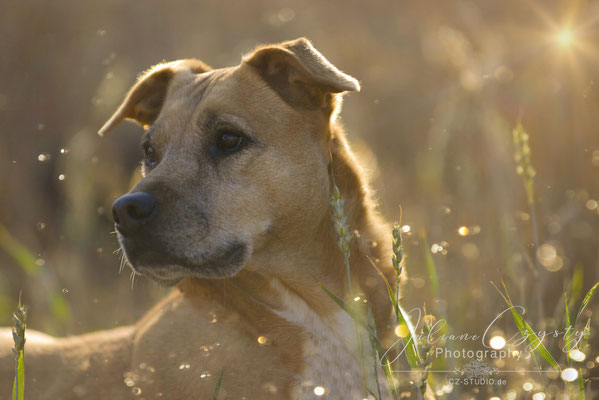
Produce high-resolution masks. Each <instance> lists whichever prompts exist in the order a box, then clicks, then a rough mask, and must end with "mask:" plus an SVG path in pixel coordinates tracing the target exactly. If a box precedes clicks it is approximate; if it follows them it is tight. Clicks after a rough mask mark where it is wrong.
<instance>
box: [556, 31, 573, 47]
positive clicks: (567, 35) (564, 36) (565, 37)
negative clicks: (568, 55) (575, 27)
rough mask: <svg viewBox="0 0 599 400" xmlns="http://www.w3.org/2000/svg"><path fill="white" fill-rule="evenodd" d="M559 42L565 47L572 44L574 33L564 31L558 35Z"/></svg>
mask: <svg viewBox="0 0 599 400" xmlns="http://www.w3.org/2000/svg"><path fill="white" fill-rule="evenodd" d="M557 41H558V43H559V44H561V45H563V46H567V45H569V44H570V43H571V42H572V33H571V32H570V31H568V30H563V31H561V32H560V33H558V35H557Z"/></svg>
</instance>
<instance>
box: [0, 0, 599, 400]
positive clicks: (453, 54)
mask: <svg viewBox="0 0 599 400" xmlns="http://www.w3.org/2000/svg"><path fill="white" fill-rule="evenodd" d="M598 21H599V1H583V0H580V1H547V0H543V1H541V0H536V1H532V0H524V1H523V0H505V1H501V2H498V1H490V0H483V1H474V0H456V1H451V2H449V1H437V2H408V1H379V0H372V1H368V2H363V1H349V0H335V1H332V0H329V1H316V0H306V1H301V2H300V1H266V0H252V1H251V2H250V1H216V0H215V1H211V0H204V1H196V2H191V1H169V2H161V1H154V0H146V1H143V2H133V1H129V2H127V1H101V2H100V1H95V2H93V1H78V0H73V1H63V0H57V1H54V2H52V3H51V5H50V4H49V3H45V2H39V1H28V0H22V1H18V2H17V1H8V0H5V1H1V2H0V54H1V60H2V61H1V62H0V325H8V324H10V313H11V311H12V310H13V309H14V308H15V306H16V302H17V301H18V298H19V293H20V292H22V297H23V301H24V302H25V303H26V304H28V305H29V307H30V317H29V319H30V321H29V322H30V323H29V326H30V327H31V328H35V329H40V330H44V331H46V332H48V333H51V334H56V335H72V334H78V333H82V332H86V331H90V330H95V329H102V328H109V327H112V326H116V325H123V324H128V323H132V322H133V321H135V320H136V319H137V318H139V317H140V316H141V315H142V314H143V313H144V312H145V311H146V310H147V309H148V308H149V307H150V305H151V304H153V303H154V302H156V301H157V299H159V298H161V297H163V296H164V295H165V294H166V293H167V292H168V289H163V288H159V287H157V286H156V285H154V284H153V283H151V282H149V281H146V280H145V279H143V278H141V279H140V278H138V279H136V280H135V282H134V284H132V282H131V281H130V279H129V271H128V269H127V268H125V269H124V270H123V272H122V273H120V274H119V264H120V259H119V256H118V255H116V254H114V251H115V250H116V249H117V247H118V244H117V240H116V237H115V236H114V235H113V234H111V232H112V231H113V230H114V228H113V224H112V218H111V212H110V210H111V204H112V202H113V201H114V200H115V199H116V198H117V197H118V196H119V195H121V194H123V193H125V192H126V191H128V190H129V188H130V187H131V186H132V184H133V182H135V180H136V179H137V177H138V172H137V169H138V165H139V161H140V159H141V150H140V149H139V145H138V142H139V138H140V133H141V128H139V127H138V126H136V125H134V124H132V123H126V124H123V125H122V126H120V127H119V128H118V129H117V131H115V132H112V133H111V134H110V135H108V136H107V137H105V138H100V137H98V135H97V134H96V132H97V130H98V128H99V127H100V126H101V125H102V124H103V122H104V121H105V120H106V119H107V118H108V117H109V116H110V115H111V114H112V112H113V111H114V110H115V108H116V107H117V105H118V104H119V103H120V101H121V100H122V98H123V96H124V94H125V92H126V91H127V90H128V88H129V87H130V86H131V85H132V84H133V83H134V81H135V79H136V76H137V75H138V74H139V73H140V72H141V71H143V70H145V69H146V68H148V67H149V66H151V65H153V64H156V63H158V62H161V61H164V60H174V59H179V58H188V57H196V58H200V59H202V60H204V61H205V62H206V63H208V64H209V65H211V66H213V67H215V68H218V67H226V66H231V65H236V64H238V63H239V61H240V57H241V56H242V55H243V54H244V53H245V52H247V51H250V50H251V49H252V48H253V47H254V46H256V45H257V44H260V43H271V42H277V41H282V40H288V39H294V38H297V37H300V36H306V37H308V38H309V39H311V40H312V41H313V43H314V45H315V46H316V48H318V49H319V50H320V51H321V52H322V53H323V54H324V55H325V56H326V57H327V58H329V60H331V62H333V63H334V64H335V65H337V66H338V67H339V68H340V69H342V70H343V71H345V72H347V73H349V74H350V75H352V76H355V77H356V78H358V79H359V80H360V81H361V84H362V91H361V92H360V93H354V94H351V95H348V96H346V99H345V102H344V108H343V112H342V120H343V123H344V125H345V126H346V128H347V131H348V135H349V138H350V141H351V142H352V144H353V145H354V148H355V150H356V152H357V153H358V154H359V155H360V157H361V159H362V160H363V161H364V163H365V165H366V167H367V169H368V171H369V172H370V174H371V178H372V182H373V186H374V188H375V189H376V193H377V199H378V201H379V204H380V209H381V211H382V213H383V214H384V215H385V216H386V217H387V219H389V220H390V221H396V220H398V219H399V217H400V206H401V208H402V209H403V217H402V221H401V224H402V225H404V228H403V231H404V242H405V245H406V254H407V264H406V268H407V271H408V275H409V278H408V280H407V282H406V285H405V291H404V293H405V294H404V297H405V299H404V304H405V305H406V308H408V309H410V308H412V307H422V305H423V304H426V305H427V311H428V312H431V313H433V314H435V315H436V316H437V317H438V318H440V317H443V318H447V320H448V321H449V323H450V325H451V327H452V330H453V331H455V332H457V333H460V332H470V333H479V334H480V333H482V332H483V331H484V329H485V328H486V326H487V325H488V324H489V323H490V322H491V321H492V319H493V318H494V317H495V316H496V315H497V314H498V313H499V312H501V311H502V310H503V309H504V308H505V307H504V303H503V300H502V299H501V297H500V296H499V294H498V293H497V291H495V289H494V288H493V287H492V286H491V284H490V281H494V282H496V283H499V276H500V274H501V275H502V276H503V278H504V280H505V282H506V285H507V287H508V289H509V291H510V294H511V296H512V300H513V301H514V303H517V304H521V305H524V306H526V307H527V309H530V311H529V314H527V315H530V317H531V321H530V322H535V323H537V322H538V323H539V324H541V325H542V326H543V327H552V326H555V325H557V324H559V323H560V321H561V320H562V319H563V312H562V311H560V310H562V308H563V293H564V292H566V293H572V301H573V302H574V303H576V304H575V310H573V311H571V312H575V311H576V310H578V304H579V303H580V298H581V296H580V293H583V294H584V292H586V290H588V289H589V288H590V287H591V286H592V285H593V283H594V282H595V281H597V280H599V246H598V244H599V235H598V234H599V212H598V207H597V206H598V201H599V200H598V199H599V185H598V184H599V131H598V129H599V101H598V100H599V92H598V88H597V86H598V85H597V82H599V40H598V39H599V26H598V25H597V23H598ZM518 122H522V124H523V127H524V129H525V130H526V132H528V134H529V146H530V150H531V161H532V166H533V167H534V169H535V170H536V172H537V174H536V177H535V179H534V201H535V209H536V211H535V212H536V225H537V230H538V241H537V242H535V238H534V236H535V235H534V229H533V227H534V224H533V220H532V214H531V209H530V208H529V205H528V203H527V196H526V191H525V188H524V184H523V182H522V179H521V177H520V176H518V174H517V173H516V165H517V164H516V162H515V161H514V145H513V139H512V130H513V129H514V128H515V126H516V125H517V123H518ZM424 233H426V237H424ZM428 255H430V256H431V257H432V261H433V262H434V267H435V269H436V271H435V273H434V276H431V273H430V268H427V267H426V266H428V265H430V264H427V256H428ZM539 265H540V266H541V267H542V268H543V269H545V270H546V272H544V273H543V274H541V275H543V276H544V278H543V280H544V289H543V293H542V296H543V307H544V316H545V317H546V318H545V319H543V320H542V321H537V320H536V316H538V315H537V314H536V312H537V311H536V309H537V305H536V303H535V299H534V293H537V292H538V290H537V289H536V287H537V283H538V281H539V279H540V278H539V276H540V275H539V273H538V266H539ZM573 278H574V279H573ZM435 279H436V280H438V282H439V284H438V290H437V288H436V285H435V284H434V282H433V281H434V280H435ZM572 282H573V284H574V288H573V289H572V288H571V286H572V284H571V283H572ZM576 296H577V297H576ZM560 302H561V303H560ZM571 303H572V302H571ZM574 303H572V304H574ZM560 304H561V306H560ZM560 307H561V308H560ZM595 308H596V307H595V306H593V303H591V306H589V307H588V309H587V312H586V314H585V316H586V315H587V314H590V313H591V312H592V311H593V310H594V309H595ZM583 325H584V324H583ZM497 326H498V328H501V329H503V330H504V334H505V335H507V336H509V334H510V333H511V334H513V333H514V332H517V331H516V330H515V326H514V322H513V320H510V319H507V318H504V319H502V321H501V323H499V324H498V325H497ZM591 327H592V332H593V334H594V332H595V330H596V324H595V323H592V324H591ZM539 329H540V328H539ZM500 334H501V332H500ZM593 337H594V336H593ZM593 341H595V340H594V339H593ZM558 344H559V343H558ZM556 348H557V347H556ZM562 353H563V352H561V351H558V352H557V354H555V355H554V356H555V357H556V358H557V357H561V358H560V360H561V361H564V358H565V356H564V355H563V354H562ZM595 357H597V354H593V351H592V350H589V354H587V355H586V361H585V363H583V364H581V366H582V367H583V368H584V371H585V373H586V374H587V375H586V376H592V375H593V368H594V367H595V363H594V362H593V360H594V359H595ZM534 379H537V378H536V377H535V378H534ZM534 379H529V380H530V382H531V384H532V385H533V386H532V387H533V390H532V391H526V392H523V393H524V394H532V393H533V392H534V388H537V387H541V388H542V387H543V385H545V384H544V383H538V382H536V381H535V380H534ZM539 379H541V378H539ZM534 385H537V386H534ZM539 385H540V386H539ZM440 390H441V389H440ZM469 390H470V389H469ZM480 390H487V389H480ZM506 390H507V389H506ZM556 390H557V389H556ZM454 393H456V392H454ZM480 393H483V392H480ZM484 393H486V392H484ZM523 396H524V395H523ZM523 398H524V397H523Z"/></svg>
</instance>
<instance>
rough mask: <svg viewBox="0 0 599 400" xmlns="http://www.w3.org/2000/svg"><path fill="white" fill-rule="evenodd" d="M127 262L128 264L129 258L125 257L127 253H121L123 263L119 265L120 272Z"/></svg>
mask: <svg viewBox="0 0 599 400" xmlns="http://www.w3.org/2000/svg"><path fill="white" fill-rule="evenodd" d="M125 264H127V259H126V258H125V254H124V253H122V254H121V265H120V266H119V274H120V273H121V272H123V268H125Z"/></svg>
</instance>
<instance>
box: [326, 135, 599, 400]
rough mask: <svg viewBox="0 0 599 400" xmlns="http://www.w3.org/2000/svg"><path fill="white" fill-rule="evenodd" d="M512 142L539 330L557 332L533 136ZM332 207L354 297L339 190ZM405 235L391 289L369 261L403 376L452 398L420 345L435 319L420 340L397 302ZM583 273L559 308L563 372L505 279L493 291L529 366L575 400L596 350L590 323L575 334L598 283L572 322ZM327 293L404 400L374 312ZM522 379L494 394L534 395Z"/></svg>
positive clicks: (397, 236)
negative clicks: (388, 313) (362, 333)
mask: <svg viewBox="0 0 599 400" xmlns="http://www.w3.org/2000/svg"><path fill="white" fill-rule="evenodd" d="M513 139H514V146H515V152H514V155H515V161H516V164H517V166H516V172H517V173H518V175H520V176H521V177H522V180H523V183H524V188H525V192H526V199H527V204H528V206H529V211H530V222H531V230H532V234H533V241H534V247H533V249H534V254H533V256H532V258H533V259H534V264H535V267H536V269H535V270H534V273H535V276H536V277H537V278H538V279H537V280H536V282H535V283H534V284H531V289H532V290H533V292H534V294H535V296H534V297H535V302H536V305H537V313H536V317H537V324H538V325H539V327H540V328H541V329H545V328H547V327H549V328H555V329H557V326H555V324H556V322H555V321H558V322H559V321H561V320H562V319H561V318H554V321H551V320H547V319H546V317H545V310H544V290H545V285H546V282H547V280H546V277H547V273H548V271H547V270H546V269H545V268H544V267H543V265H541V263H540V262H539V256H538V255H537V250H538V249H539V248H540V244H541V243H540V235H539V227H538V223H537V217H536V213H537V211H536V207H535V195H534V177H535V175H536V171H535V170H534V168H533V166H532V161H531V150H530V146H529V135H528V133H526V131H525V130H524V128H523V126H522V124H520V123H519V124H518V125H517V127H516V128H515V129H514V131H513ZM330 203H331V207H332V210H333V212H332V220H333V224H334V226H335V232H336V233H337V237H338V244H339V248H340V250H341V251H342V252H343V253H344V255H345V263H346V268H347V278H348V284H349V287H350V291H351V287H352V284H351V275H350V273H349V242H350V241H351V234H350V232H351V230H350V227H349V226H348V225H347V217H346V216H345V214H344V212H343V204H344V201H343V199H342V197H341V195H340V192H339V189H338V188H337V187H336V186H335V187H334V193H333V196H332V198H331V201H330ZM401 232H402V231H401V227H400V225H399V224H395V225H394V227H393V231H392V237H393V243H392V245H393V255H392V262H393V267H394V269H395V281H394V282H393V284H391V283H390V282H389V281H388V280H387V279H386V278H385V276H384V274H383V273H382V272H381V271H380V270H379V269H378V267H377V265H376V263H375V262H374V261H373V260H370V261H371V264H372V266H373V268H375V269H376V270H377V271H378V272H379V275H380V276H381V279H383V280H384V282H385V285H386V288H387V294H388V296H389V301H390V302H391V304H392V307H393V310H394V316H395V321H394V324H395V325H396V333H399V334H398V336H399V337H400V338H399V342H400V343H401V345H402V348H404V349H405V352H403V353H401V354H400V355H401V356H402V357H404V358H405V360H406V361H407V365H408V366H409V369H408V370H407V371H404V372H410V371H411V378H412V380H413V386H414V387H415V388H417V389H418V391H417V397H418V398H423V396H425V395H426V393H427V392H426V391H427V385H429V384H433V386H435V387H433V388H432V389H433V391H434V392H435V393H436V394H437V396H439V397H443V396H445V395H447V394H449V393H452V392H454V390H453V389H455V387H451V388H450V389H451V390H449V391H447V390H445V388H446V387H447V382H448V380H447V377H445V379H442V380H438V379H436V380H431V379H429V378H430V377H431V373H430V372H431V368H432V365H433V364H434V363H433V360H432V355H433V350H434V346H433V345H432V344H431V343H430V342H429V341H428V340H420V341H419V340H418V337H427V335H428V334H429V333H430V332H431V331H432V330H433V329H434V324H433V322H432V321H434V318H432V321H431V319H429V320H428V321H425V323H424V324H423V326H422V328H421V334H420V335H417V334H416V332H415V331H414V328H413V327H412V325H411V324H410V321H409V319H408V316H407V314H406V312H405V311H404V310H403V308H402V307H401V305H400V304H399V301H398V298H399V286H400V283H401V276H402V270H403V268H404V262H405V260H404V258H405V253H404V248H403V242H402V235H401ZM420 243H421V245H422V247H423V249H424V252H423V261H424V264H425V268H426V271H427V274H428V278H429V279H428V284H429V286H430V287H431V291H432V294H433V297H434V299H437V300H441V299H442V297H441V289H440V287H441V283H440V277H439V275H438V273H437V268H436V266H435V262H434V259H433V256H432V254H431V252H430V250H429V245H428V240H427V238H426V235H425V234H422V235H421V236H420ZM582 273H583V272H582V268H580V267H577V268H575V269H574V272H573V274H572V277H571V281H570V285H569V287H568V288H566V289H564V292H563V293H562V295H563V296H562V297H563V303H562V302H560V304H562V305H563V307H564V308H563V315H564V318H563V320H564V326H563V331H564V339H563V343H561V344H562V347H561V349H565V351H564V352H563V353H565V362H566V365H565V366H564V367H562V365H563V364H561V363H560V362H562V361H563V358H564V357H563V356H562V357H561V358H560V357H557V358H556V357H554V355H553V354H552V353H555V354H558V351H559V349H560V343H559V341H557V340H547V332H546V331H543V330H541V331H539V330H535V329H533V326H532V324H531V323H530V322H529V321H527V319H525V318H524V311H525V308H524V307H522V306H517V305H516V304H515V303H514V301H513V300H512V298H511V296H510V293H509V291H508V288H507V285H506V284H505V282H504V281H503V278H501V285H502V288H503V291H501V290H500V289H499V288H498V287H497V286H496V285H495V283H493V282H491V285H492V286H493V287H495V289H496V290H497V292H498V293H499V294H500V296H501V298H502V299H503V301H504V302H505V304H506V305H507V306H508V309H509V311H510V313H511V316H512V320H513V322H514V323H515V326H516V328H517V331H518V334H519V335H520V337H521V339H522V341H521V342H522V343H527V345H528V352H529V355H530V357H528V359H525V360H524V362H525V363H526V364H527V365H528V364H530V363H531V362H534V364H535V365H536V368H537V370H538V371H539V372H541V373H547V372H548V371H549V372H550V371H554V373H555V374H557V376H560V377H561V378H562V380H563V391H562V392H560V393H562V394H566V395H567V396H568V398H571V399H576V400H582V399H585V398H587V397H586V396H587V394H586V393H585V379H584V374H585V371H587V370H585V369H584V368H583V365H582V361H584V359H585V358H586V354H585V352H586V353H587V354H588V352H589V351H590V350H591V349H590V343H589V342H590V331H591V319H590V317H589V318H588V319H587V321H586V323H585V324H584V327H583V329H582V331H581V332H582V335H578V340H577V339H576V338H575V336H574V335H575V332H579V331H576V329H577V327H580V325H581V324H580V323H579V320H580V318H581V317H582V316H583V314H584V311H585V309H586V308H587V306H588V305H589V303H590V301H591V298H592V297H593V294H594V293H595V290H596V289H597V288H598V287H599V282H598V283H596V284H595V285H594V286H592V287H591V289H589V290H588V292H587V293H586V295H585V297H584V298H583V300H582V301H581V302H580V305H579V308H578V312H577V313H576V318H574V321H572V319H571V316H570V308H569V307H570V305H571V304H573V303H575V302H577V300H578V299H579V297H580V293H581V290H582V286H583V278H582ZM323 290H325V292H326V293H327V294H328V295H329V296H330V297H331V298H332V299H333V300H334V301H335V302H336V303H337V304H338V305H339V306H340V307H341V308H342V309H343V310H345V311H346V312H347V313H348V314H349V315H350V316H351V317H352V319H353V320H354V321H355V322H356V326H359V327H362V328H363V329H365V330H366V332H367V333H368V335H369V337H370V338H371V344H372V349H373V357H374V359H375V360H377V362H380V365H381V366H382V369H383V372H384V373H385V377H386V378H387V379H386V381H387V385H388V387H389V390H390V392H391V394H392V397H393V399H400V398H402V396H403V393H400V391H399V390H398V387H397V382H398V381H400V379H399V378H400V377H399V375H398V374H400V373H401V372H395V373H394V371H393V368H392V365H393V364H394V362H395V361H396V359H392V358H391V357H392V354H391V352H390V351H389V350H387V351H385V350H384V349H383V348H382V347H381V342H382V339H381V338H379V337H378V336H377V331H376V327H375V326H374V322H373V321H374V319H373V317H372V312H371V311H370V309H363V308H362V309H360V308H357V307H353V306H349V305H347V304H346V303H344V302H343V300H341V299H340V298H339V297H338V296H336V295H335V294H333V293H331V292H330V291H329V290H328V289H327V288H325V287H323ZM423 308H424V307H423ZM555 315H561V311H559V310H556V314H555ZM443 317H444V318H445V315H443ZM552 324H553V325H552ZM444 328H445V329H444V330H443V331H442V333H446V332H447V330H448V329H450V327H449V324H446V325H445V326H444ZM556 332H557V330H556ZM441 343H442V342H441ZM442 344H443V343H442ZM509 351H512V350H509ZM397 358H399V357H397ZM518 360H520V359H519V358H518ZM541 360H543V361H544V363H545V365H546V366H548V367H549V369H547V368H545V367H544V365H543V364H542V363H541ZM443 365H445V363H443ZM513 368H520V369H521V370H524V369H523V368H522V366H518V367H516V366H513ZM527 368H530V367H527ZM375 371H377V367H376V366H375ZM414 372H417V373H419V374H420V378H419V379H413V378H414V376H416V375H414V374H413V373H414ZM444 372H449V371H444ZM522 376H524V380H525V382H524V384H522V385H521V386H520V389H519V390H517V391H514V390H511V391H507V390H503V391H501V390H500V391H499V393H495V394H506V393H507V394H508V395H509V396H511V397H508V398H517V397H518V392H520V396H526V394H525V393H526V392H530V391H531V390H532V388H534V387H535V386H534V385H532V384H531V383H530V382H528V380H527V379H528V378H529V377H527V376H526V374H522V373H521V374H520V379H522ZM539 376H540V377H541V378H540V379H541V381H544V383H542V384H539V385H538V387H540V388H544V387H549V388H553V389H552V390H555V389H554V388H555V387H556V385H555V384H554V383H553V380H552V379H551V378H547V377H548V376H551V375H547V374H545V375H543V374H539ZM554 376H555V375H554ZM587 382H590V381H587ZM516 387H517V386H516ZM477 390H478V389H477ZM369 392H370V393H371V395H373V397H374V398H376V399H380V398H381V389H380V387H377V390H376V395H375V394H374V393H373V392H372V391H371V390H369ZM456 392H457V393H456ZM459 393H460V388H457V390H455V392H454V394H459ZM476 393H478V392H476ZM510 393H511V394H510ZM531 393H532V392H531ZM490 394H493V393H490ZM547 394H549V393H545V392H543V391H537V392H536V394H535V396H536V397H535V396H533V399H535V400H537V399H545V398H546V396H547ZM554 394H555V393H554Z"/></svg>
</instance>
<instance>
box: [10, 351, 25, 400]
mask: <svg viewBox="0 0 599 400" xmlns="http://www.w3.org/2000/svg"><path fill="white" fill-rule="evenodd" d="M24 396H25V360H24V357H23V352H21V354H20V355H19V361H18V364H17V370H16V374H15V380H14V383H13V386H12V400H23V399H24V398H25V397H24Z"/></svg>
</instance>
